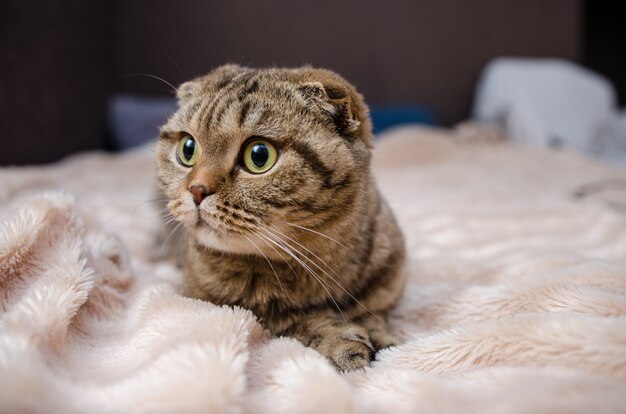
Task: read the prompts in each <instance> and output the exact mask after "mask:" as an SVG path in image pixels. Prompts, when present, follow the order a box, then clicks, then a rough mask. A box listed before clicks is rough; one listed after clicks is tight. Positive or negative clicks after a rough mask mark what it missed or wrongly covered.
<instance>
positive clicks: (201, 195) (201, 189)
mask: <svg viewBox="0 0 626 414" xmlns="http://www.w3.org/2000/svg"><path fill="white" fill-rule="evenodd" d="M189 191H190V192H191V194H193V202H194V203H196V205H197V206H199V205H200V203H202V200H204V199H205V198H207V197H208V196H210V195H211V194H213V192H212V191H209V189H208V188H206V186H204V185H192V186H191V187H189Z"/></svg>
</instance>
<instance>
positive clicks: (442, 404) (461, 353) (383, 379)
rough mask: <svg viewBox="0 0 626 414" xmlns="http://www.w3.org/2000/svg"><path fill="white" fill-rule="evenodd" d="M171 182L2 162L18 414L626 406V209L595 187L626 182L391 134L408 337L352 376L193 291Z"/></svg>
mask: <svg viewBox="0 0 626 414" xmlns="http://www.w3.org/2000/svg"><path fill="white" fill-rule="evenodd" d="M153 170H154V168H153V156H152V148H151V147H150V146H145V147H141V148H139V149H135V150H132V151H128V152H125V153H122V154H119V155H113V154H105V153H86V154H81V155H78V156H74V157H72V158H69V159H66V160H64V161H62V162H60V163H57V164H54V165H49V166H44V167H28V168H4V169H2V170H0V220H1V221H2V223H3V224H2V225H1V226H0V301H1V302H0V303H1V307H0V412H7V413H9V412H64V413H74V412H92V413H113V412H133V413H142V412H146V413H148V412H149V413H159V412H164V413H165V412H186V413H195V412H198V413H199V412H215V413H217V412H220V413H222V412H224V413H231V412H232V413H242V412H246V413H248V412H249V413H265V412H271V413H295V412H298V413H326V412H331V413H343V412H364V413H389V412H394V413H411V412H418V411H419V412H423V413H430V412H433V413H434V412H438V413H439V412H464V413H472V412H502V413H513V412H546V413H547V412H581V413H589V412H594V413H596V412H597V413H599V412H607V413H609V412H610V413H615V412H624V411H626V198H624V194H623V190H622V191H615V190H613V189H611V188H609V189H608V190H606V191H593V192H585V191H584V189H585V188H590V187H589V185H593V183H597V182H603V181H605V180H624V179H626V173H625V172H624V171H622V170H618V169H614V168H610V167H608V166H606V165H604V164H602V163H600V162H597V161H594V160H592V159H588V158H584V157H582V156H580V155H577V154H574V153H570V152H567V151H552V150H546V149H539V148H526V147H519V146H515V145H514V144H511V143H508V142H504V141H501V140H498V139H493V138H485V134H482V133H480V131H478V132H477V131H476V130H474V131H473V132H472V131H470V133H468V130H467V129H460V130H442V129H425V128H420V127H414V126H410V127H403V128H398V129H394V130H391V131H389V132H387V133H385V134H384V136H381V137H380V139H379V140H378V142H377V148H376V155H375V158H374V171H375V175H376V178H377V181H378V183H379V185H380V188H381V190H382V192H383V193H384V194H385V196H386V197H387V199H388V200H389V202H390V204H391V205H392V207H393V208H394V209H395V211H396V212H397V215H398V218H399V221H400V222H401V223H402V227H403V230H404V233H405V235H406V239H407V248H408V252H409V254H408V262H407V272H408V282H407V286H406V291H405V293H404V295H403V297H402V299H401V301H400V303H399V304H398V306H397V308H396V309H395V310H394V311H393V313H392V314H391V316H390V322H391V326H392V329H393V331H394V333H396V334H397V335H398V336H400V337H401V338H402V339H403V341H404V342H403V343H402V344H401V345H399V346H398V347H394V348H388V349H386V350H383V351H381V352H379V354H378V355H377V358H376V361H375V362H374V363H373V364H372V366H371V368H368V369H366V370H365V371H359V372H353V373H347V374H342V373H337V372H335V370H334V369H333V368H332V367H331V366H330V365H329V364H328V363H327V362H326V360H325V359H324V358H323V357H322V356H321V355H319V354H318V353H316V352H315V351H313V350H312V349H308V348H306V347H304V346H302V345H301V344H300V343H298V342H297V341H295V340H292V339H287V338H274V339H272V338H270V337H269V336H268V335H267V333H266V332H264V330H263V328H262V326H261V325H260V324H259V323H258V321H257V320H256V318H255V317H254V316H253V315H252V314H251V313H250V312H248V311H246V310H244V309H240V308H230V307H218V306H215V305H213V304H211V303H206V302H201V301H197V300H192V299H189V298H185V297H183V296H182V295H181V294H180V291H181V272H180V270H178V269H177V268H176V266H175V265H174V264H173V263H171V262H170V261H168V260H165V259H163V258H162V257H163V255H162V251H163V246H162V245H158V244H156V242H155V240H157V239H158V237H157V236H158V228H159V222H160V216H159V212H158V208H157V203H155V202H154V199H155V192H154V188H155V180H154V176H153ZM581 189H583V191H581Z"/></svg>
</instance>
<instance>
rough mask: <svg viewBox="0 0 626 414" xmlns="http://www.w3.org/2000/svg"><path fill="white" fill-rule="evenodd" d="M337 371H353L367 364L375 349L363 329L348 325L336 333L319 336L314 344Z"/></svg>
mask: <svg viewBox="0 0 626 414" xmlns="http://www.w3.org/2000/svg"><path fill="white" fill-rule="evenodd" d="M314 348H315V349H317V351H319V352H320V353H321V354H322V355H324V356H325V357H326V358H328V360H329V361H330V362H331V363H332V364H333V365H334V366H335V367H336V368H337V370H338V371H354V370H357V369H362V368H365V367H367V366H369V364H370V361H371V360H372V359H373V358H374V354H375V352H376V351H375V349H374V347H373V346H372V343H371V341H370V339H369V335H368V334H367V331H366V330H365V329H362V328H360V327H349V328H347V329H346V330H344V331H339V332H337V335H331V336H325V337H323V338H320V339H319V341H318V342H317V343H316V344H315V345H314Z"/></svg>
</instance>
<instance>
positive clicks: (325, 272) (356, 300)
mask: <svg viewBox="0 0 626 414" xmlns="http://www.w3.org/2000/svg"><path fill="white" fill-rule="evenodd" d="M272 228H274V230H276V231H277V232H279V233H280V234H282V235H283V236H284V237H286V238H287V239H289V240H291V241H292V242H294V243H295V244H297V245H298V246H300V247H302V248H303V249H304V250H306V251H307V252H309V253H310V254H312V255H313V256H314V257H315V258H316V259H318V260H319V261H320V262H322V263H323V264H324V265H325V266H326V267H327V268H328V269H329V270H330V271H331V272H333V273H334V274H335V276H337V277H339V275H338V274H337V272H335V271H334V270H333V269H332V268H331V267H330V266H329V265H328V264H327V263H326V262H325V261H324V260H322V259H321V258H320V257H319V256H318V255H316V254H315V253H313V252H312V251H311V250H309V249H307V248H306V247H305V246H303V245H302V244H300V243H298V242H297V241H295V240H293V239H292V238H291V237H289V236H287V235H285V234H284V233H282V232H281V231H280V230H278V229H276V228H275V227H274V226H272ZM262 230H264V231H266V232H268V233H270V234H272V232H271V231H270V230H268V229H262ZM273 235H274V237H276V238H277V239H279V240H281V241H282V242H283V243H285V244H286V245H287V246H289V247H291V248H292V249H293V250H294V251H295V252H297V253H299V254H300V255H301V256H302V257H303V258H305V259H306V260H308V261H309V262H310V263H311V264H313V265H314V266H315V267H316V268H318V269H319V270H320V271H321V272H323V273H324V274H325V275H326V276H328V277H329V278H330V280H332V281H333V282H334V283H335V284H336V285H337V286H339V288H340V289H341V290H343V291H344V292H345V293H346V294H347V295H348V296H349V297H350V298H351V299H352V300H354V301H355V302H356V303H357V304H358V305H359V306H361V307H362V308H363V309H365V310H366V311H367V312H368V313H370V314H371V315H372V316H374V317H375V318H377V319H379V320H382V318H381V317H380V316H378V315H377V314H376V313H374V311H372V310H371V309H370V308H368V307H367V306H365V305H364V304H363V303H361V301H359V300H358V299H357V298H355V297H354V296H353V295H352V294H351V293H350V292H349V291H348V290H346V288H344V287H343V285H342V284H341V283H339V281H337V279H335V278H334V277H332V276H331V275H330V274H329V273H328V272H327V271H325V270H324V269H323V268H321V267H320V266H319V265H318V264H317V263H315V261H314V260H312V259H311V258H310V257H308V256H307V255H305V254H304V253H302V252H300V251H299V250H298V249H295V248H293V246H291V245H290V244H289V243H287V242H285V241H284V240H282V239H281V238H280V237H279V236H277V235H276V234H273Z"/></svg>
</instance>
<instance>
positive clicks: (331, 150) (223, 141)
mask: <svg viewBox="0 0 626 414" xmlns="http://www.w3.org/2000/svg"><path fill="white" fill-rule="evenodd" d="M178 96H179V108H178V110H177V111H176V112H175V113H174V114H173V115H172V116H171V117H170V119H169V120H168V121H167V123H166V124H165V125H164V126H163V127H162V128H161V134H160V139H159V142H158V143H157V174H158V178H159V183H160V184H161V190H162V191H163V193H164V194H165V195H167V198H168V199H169V202H168V203H167V205H168V207H169V210H170V211H171V213H172V214H171V221H174V222H176V223H180V224H183V225H184V233H185V234H186V240H184V241H182V242H181V244H183V243H184V245H185V246H186V252H181V253H182V254H183V255H184V259H183V260H182V263H183V265H184V268H185V276H186V277H185V279H186V290H187V294H188V295H189V296H191V297H194V298H198V299H204V300H207V301H209V302H211V303H214V304H218V305H231V306H241V307H243V308H245V309H249V310H251V311H252V312H253V313H254V314H255V315H256V316H257V317H258V318H259V320H261V322H262V324H263V326H264V327H266V328H267V329H268V330H269V331H270V332H271V333H272V334H273V335H276V336H289V337H293V338H297V339H298V340H300V341H301V342H302V343H303V344H305V345H308V346H311V347H313V348H314V349H316V350H317V351H319V352H320V353H321V354H323V355H324V356H326V357H327V358H328V360H329V361H330V362H331V363H332V364H333V365H334V366H335V367H336V368H337V369H338V370H341V371H347V370H353V369H358V368H362V367H364V366H367V365H369V363H370V360H371V359H372V357H373V356H374V353H375V352H376V351H378V350H380V349H383V348H386V347H389V346H392V345H395V344H396V343H397V342H396V338H394V337H393V336H392V335H390V334H389V332H388V328H387V324H386V320H385V318H386V316H387V312H388V311H389V309H390V308H391V307H392V306H393V305H394V304H395V303H396V301H397V300H398V297H399V296H400V293H401V292H402V288H403V286H404V280H405V275H404V273H403V272H402V265H403V264H404V257H405V254H404V242H403V238H402V233H401V232H400V230H399V228H398V224H397V223H396V220H395V218H394V216H393V213H392V211H391V210H390V208H389V206H388V205H387V203H386V202H385V200H384V199H383V198H382V197H381V195H380V193H379V192H378V189H377V187H376V183H375V182H374V180H373V178H372V176H371V173H370V158H371V154H370V148H371V146H372V141H373V137H372V130H371V129H372V128H371V124H370V120H369V115H368V110H367V107H366V105H365V103H364V102H363V99H362V98H361V96H360V95H359V94H358V93H357V92H356V90H355V89H354V88H353V87H352V86H351V85H350V84H349V83H348V82H347V81H346V80H344V79H342V78H341V77H340V76H339V75H337V74H335V73H333V72H330V71H328V70H323V69H313V68H309V67H304V68H298V69H284V68H269V69H250V68H244V67H240V66H236V65H225V66H222V67H219V68H217V69H215V70H213V71H212V72H210V73H209V74H207V75H205V76H203V77H200V78H197V79H195V80H192V81H190V82H187V83H185V84H183V85H182V86H181V87H180V88H179V92H178ZM190 139H193V140H194V141H193V142H195V147H196V149H197V151H198V154H199V155H198V156H197V160H196V161H195V163H194V164H193V165H186V164H185V163H184V162H181V161H180V160H181V158H180V154H178V155H177V152H178V151H177V150H178V144H179V142H186V141H188V140H190ZM181 140H182V141H181ZM259 140H263V141H266V142H267V143H268V145H272V146H274V147H276V148H277V151H278V158H277V162H276V164H275V165H274V166H273V167H272V168H270V169H269V170H268V171H266V172H263V173H260V174H257V173H253V172H252V171H251V170H249V169H248V168H246V166H245V162H243V158H244V150H245V148H246V147H247V146H248V144H250V143H253V142H258V141H259ZM178 227H180V225H178ZM175 229H176V227H174V228H173V229H172V230H171V231H172V232H173V231H175Z"/></svg>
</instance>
